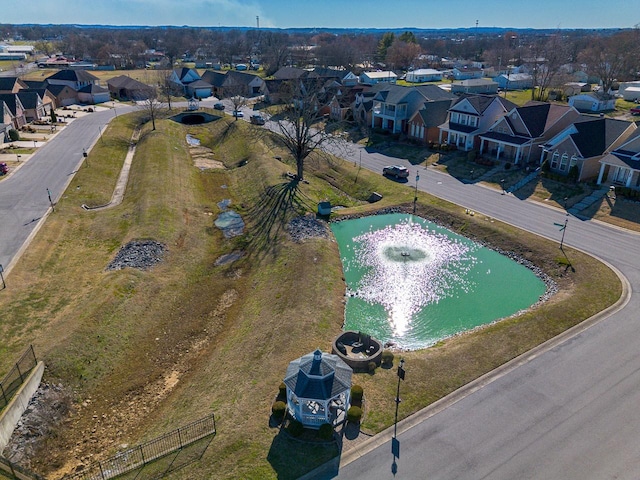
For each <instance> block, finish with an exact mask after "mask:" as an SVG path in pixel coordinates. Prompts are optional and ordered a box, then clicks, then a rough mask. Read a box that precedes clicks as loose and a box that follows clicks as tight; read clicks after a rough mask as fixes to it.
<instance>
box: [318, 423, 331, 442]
mask: <svg viewBox="0 0 640 480" xmlns="http://www.w3.org/2000/svg"><path fill="white" fill-rule="evenodd" d="M318 437H319V438H320V439H322V440H331V439H332V438H333V426H331V424H330V423H323V424H322V425H320V428H319V429H318Z"/></svg>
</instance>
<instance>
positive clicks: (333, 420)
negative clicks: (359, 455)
mask: <svg viewBox="0 0 640 480" xmlns="http://www.w3.org/2000/svg"><path fill="white" fill-rule="evenodd" d="M352 373H353V372H352V370H351V367H349V365H347V364H346V363H345V362H343V361H342V360H341V359H340V357H338V356H337V355H331V354H329V353H322V351H320V350H316V351H315V352H313V353H309V354H307V355H304V356H302V357H300V358H298V359H297V360H294V361H293V362H291V363H290V364H289V367H288V368H287V374H286V376H285V378H284V383H285V385H286V386H287V407H288V410H289V413H290V414H291V415H292V416H293V417H294V418H295V419H296V420H298V421H300V422H301V423H302V424H303V425H304V426H305V427H308V428H314V429H317V428H320V425H322V424H324V423H329V424H331V425H336V424H338V423H340V422H341V421H342V420H344V418H345V412H346V411H347V409H348V408H349V400H350V396H351V375H352Z"/></svg>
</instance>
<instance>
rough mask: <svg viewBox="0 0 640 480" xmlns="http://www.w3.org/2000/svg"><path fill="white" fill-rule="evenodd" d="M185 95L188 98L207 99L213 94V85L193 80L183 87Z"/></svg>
mask: <svg viewBox="0 0 640 480" xmlns="http://www.w3.org/2000/svg"><path fill="white" fill-rule="evenodd" d="M185 93H186V95H187V97H189V98H209V97H210V96H211V95H212V93H213V85H211V84H210V83H209V82H207V81H205V80H202V79H200V80H195V81H193V82H191V83H189V84H187V85H185Z"/></svg>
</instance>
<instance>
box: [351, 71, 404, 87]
mask: <svg viewBox="0 0 640 480" xmlns="http://www.w3.org/2000/svg"><path fill="white" fill-rule="evenodd" d="M397 80H398V76H397V75H396V74H395V73H393V72H391V71H387V72H362V73H361V74H360V83H363V84H364V85H376V84H378V83H390V84H395V83H396V81H397Z"/></svg>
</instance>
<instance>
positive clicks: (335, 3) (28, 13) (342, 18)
mask: <svg viewBox="0 0 640 480" xmlns="http://www.w3.org/2000/svg"><path fill="white" fill-rule="evenodd" d="M19 3H20V6H19V7H17V6H16V0H0V12H2V14H1V15H0V22H1V23H41V24H43V23H65V24H66V23H78V24H95V23H100V24H106V25H190V26H232V27H237V26H255V25H256V16H259V17H260V26H261V27H279V28H287V27H342V28H344V27H356V28H402V27H416V28H450V27H453V28H458V27H473V26H475V24H476V21H478V25H479V26H480V27H514V28H527V27H530V28H617V27H621V28H628V27H633V26H634V25H636V24H639V23H640V8H638V7H639V4H638V0H609V1H606V2H604V1H602V0H581V1H580V2H578V3H576V4H575V8H573V7H572V8H567V5H568V4H567V3H563V2H560V1H558V0H535V1H533V2H531V1H524V0H489V1H480V0H440V1H435V0H101V1H96V0H62V1H58V2H56V1H53V0H28V1H25V2H19ZM61 5H63V6H64V8H61Z"/></svg>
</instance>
